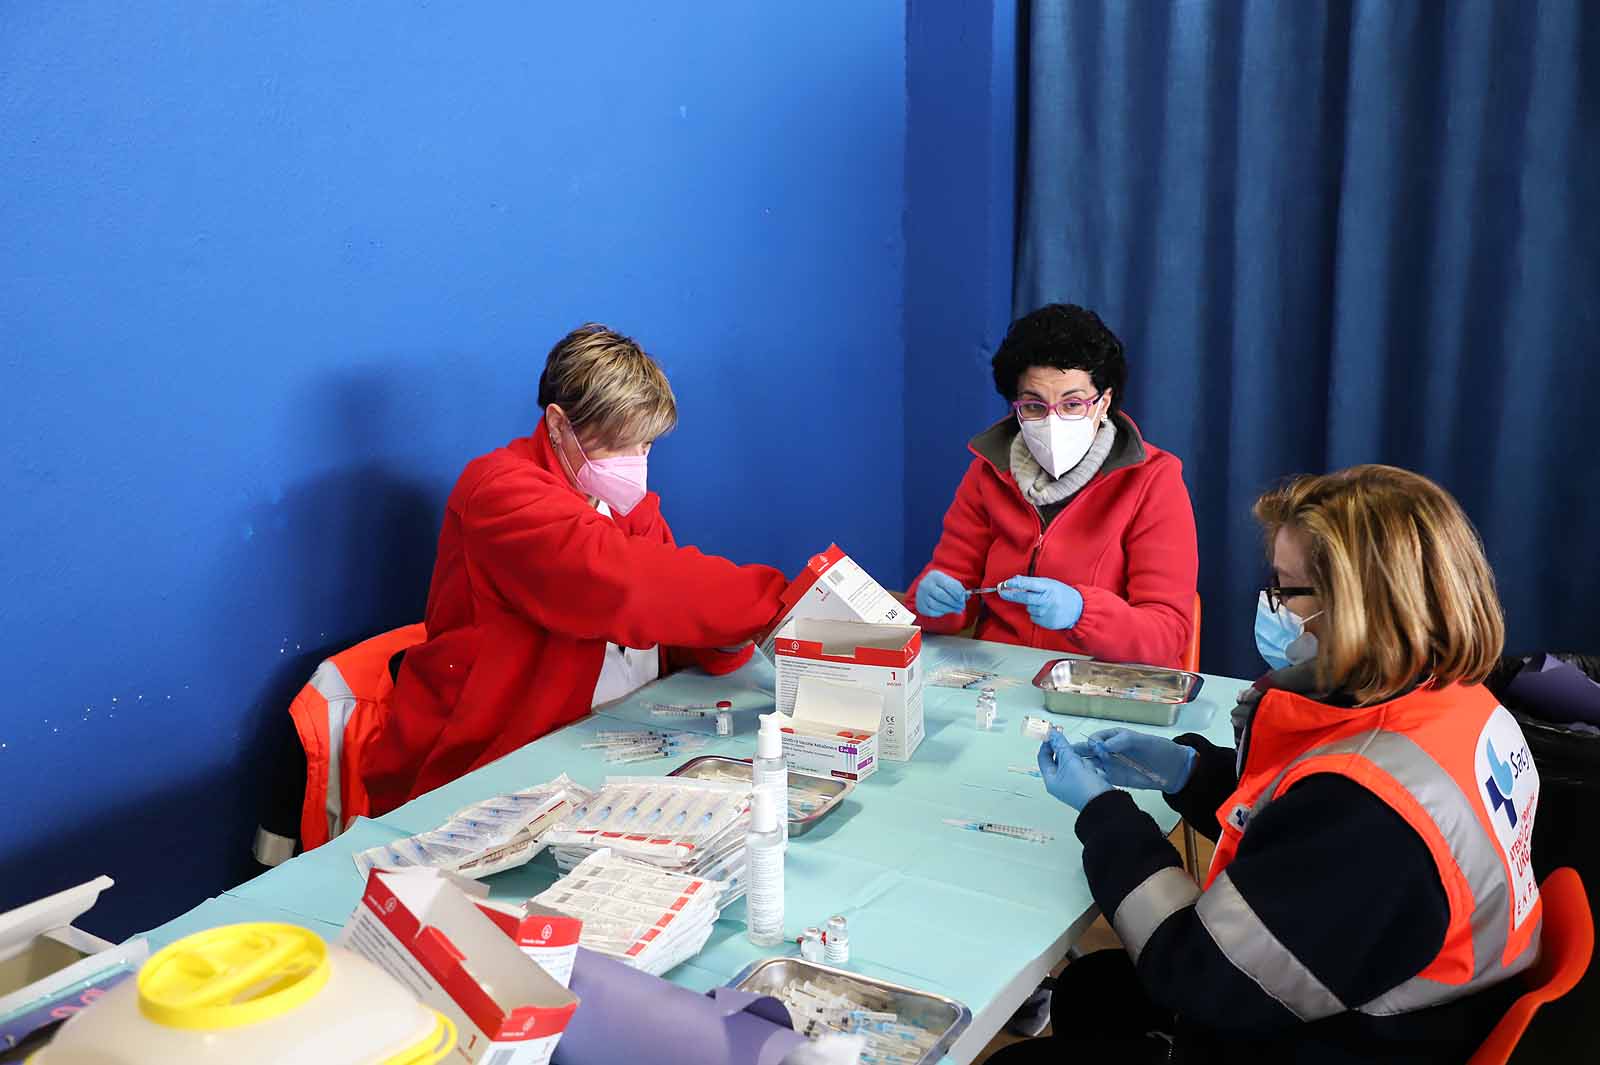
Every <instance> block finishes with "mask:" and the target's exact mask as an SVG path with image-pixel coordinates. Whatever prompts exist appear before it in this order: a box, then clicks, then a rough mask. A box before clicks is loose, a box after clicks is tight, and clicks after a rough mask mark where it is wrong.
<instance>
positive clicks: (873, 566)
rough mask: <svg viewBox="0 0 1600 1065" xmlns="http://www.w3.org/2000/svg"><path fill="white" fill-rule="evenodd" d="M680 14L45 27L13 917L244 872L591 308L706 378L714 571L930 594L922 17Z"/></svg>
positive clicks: (344, 8) (4, 847)
mask: <svg viewBox="0 0 1600 1065" xmlns="http://www.w3.org/2000/svg"><path fill="white" fill-rule="evenodd" d="M683 10H684V11H686V12H691V13H690V14H684V13H678V14H676V15H669V14H666V13H665V12H664V10H663V9H662V8H661V6H660V5H657V4H653V3H648V2H642V0H641V2H632V3H613V4H606V5H578V4H571V5H525V4H516V3H499V4H491V5H478V6H477V7H475V8H473V10H472V14H471V16H470V17H467V16H464V15H461V14H458V13H456V12H455V9H453V8H451V7H449V6H448V5H428V4H424V3H414V2H413V3H403V4H378V3H353V4H338V5H327V4H315V3H296V4H281V5H259V6H256V7H254V8H251V9H248V10H247V9H243V8H241V7H239V6H235V5H229V6H226V7H215V6H204V5H200V6H197V5H193V4H182V3H166V4H157V3H151V4H144V5H139V6H138V8H137V10H134V9H129V8H127V7H118V6H117V5H55V4H24V5H10V6H9V7H8V8H7V9H6V12H5V14H4V16H3V17H0V422H3V424H4V426H5V430H4V441H5V444H4V450H3V452H0V492H3V494H4V498H5V499H6V504H5V507H4V515H5V517H4V525H3V531H4V535H3V537H0V631H3V632H4V634H5V648H6V650H5V654H4V659H3V661H4V663H5V674H6V677H7V687H6V698H5V700H4V703H3V709H0V776H3V778H4V781H5V784H6V796H7V798H6V799H5V801H4V810H5V813H4V814H3V815H0V907H3V906H7V905H10V904H14V903H16V902H18V901H21V900H23V899H25V898H27V897H30V896H32V895H36V894H38V893H41V892H45V891H49V890H54V889H58V888H61V887H64V886H67V885H69V884H71V883H75V882H77V881H79V880H82V879H86V878H88V877H89V876H92V875H93V874H96V873H99V872H109V873H110V874H112V875H113V876H114V877H116V878H117V880H118V886H117V889H116V890H115V891H114V892H112V893H111V894H110V895H108V896H107V897H106V898H105V900H104V901H103V903H102V904H101V906H100V908H99V909H98V910H97V911H96V912H95V914H94V916H93V917H91V918H90V919H89V920H88V921H87V922H86V924H87V926H88V927H90V928H91V929H94V930H96V931H100V932H102V933H106V934H111V935H118V934H122V933H125V932H129V931H131V930H134V929H136V928H139V927H142V926H145V925H148V924H150V923H152V922H155V921H159V920H162V919H165V918H166V917H168V916H170V915H172V914H174V913H176V912H178V911H180V910H182V909H185V908H187V907H188V906H190V905H192V904H193V903H195V902H197V901H199V900H200V899H201V898H203V897H205V896H206V895H209V894H213V893H215V892H217V891H220V890H222V889H224V888H225V887H227V886H229V885H230V884H231V883H232V882H233V881H234V880H235V878H236V877H237V876H238V875H239V874H240V873H242V872H243V871H245V869H246V865H245V862H244V859H245V856H246V853H247V847H248V841H249V836H250V832H251V830H252V828H253V826H254V824H255V815H256V800H257V794H258V790H259V781H260V776H261V774H262V772H263V771H264V759H265V753H264V747H265V740H264V737H265V736H266V735H267V734H268V731H269V726H270V725H271V724H272V723H273V722H274V721H275V720H277V719H279V717H280V715H282V714H283V711H284V707H285V705H286V704H287V701H288V699H289V698H290V696H291V695H292V693H293V691H294V690H295V689H296V688H297V687H298V686H299V684H300V683H301V682H302V681H303V679H304V678H305V677H306V676H307V675H308V674H309V672H310V671H311V669H312V668H313V667H314V665H315V663H316V661H317V660H318V659H319V658H320V657H321V656H322V654H323V653H324V652H325V651H327V650H330V649H333V648H337V647H340V646H343V645H345V644H348V643H349V642H352V641H354V640H355V639H358V638H360V637H361V636H363V635H365V634H367V633H370V632H373V631H376V630H380V629H383V628H386V627H388V626H391V625H395V624H398V623H402V622H406V621H410V620H413V619H415V618H417V617H419V616H420V614H421V611H422V606H423V602H424V599H425V595H426V589H427V581H428V573H429V568H430V566H431V563H432V558H433V547H434V541H435V537H436V535H437V530H438V522H439V515H440V507H441V504H442V501H443V498H444V495H445V493H446V492H447V491H448V489H449V486H450V484H451V483H452V481H453V479H454V477H455V475H456V473H457V472H458V471H459V469H460V467H461V466H462V464H463V463H464V462H465V461H466V460H467V459H468V458H470V457H471V456H473V455H476V454H479V453H481V452H483V451H485V450H487V449H489V448H492V447H494V446H497V445H499V444H501V443H503V442H504V441H506V440H508V439H510V438H512V437H513V436H516V435H520V434H522V433H525V432H527V431H528V430H529V429H530V428H531V426H532V424H533V420H534V418H535V416H536V413H537V412H536V410H535V407H534V389H535V384H536V380H537V374H538V370H539V367H540V366H541V365H542V362H543V357H544V353H545V351H546V350H547V349H548V346H549V344H550V343H551V342H552V341H553V340H554V339H555V338H556V337H557V336H559V335H560V334H561V333H562V332H564V331H565V330H566V329H567V328H569V327H571V326H573V325H575V324H578V323H580V322H582V321H584V320H586V319H591V318H593V319H600V320H603V321H606V322H609V323H611V324H613V325H615V326H617V327H619V328H623V329H626V330H629V331H631V332H633V333H634V334H635V335H636V336H638V337H639V338H640V339H641V340H642V341H643V342H644V343H645V345H646V346H647V347H648V348H649V349H650V350H651V351H653V352H654V353H655V354H656V355H657V356H658V357H659V358H660V359H661V361H662V362H663V363H664V365H665V366H666V368H667V371H668V373H669V374H670V376H671V377H672V380H673V384H674V386H675V388H676V389H677V392H678V396H679V400H680V403H681V406H682V416H683V417H682V427H681V428H680V429H679V431H678V432H677V434H676V435H674V436H673V437H670V438H668V440H667V441H666V442H665V443H664V444H663V446H661V447H660V448H659V449H658V450H657V451H656V452H655V453H654V457H653V458H654V461H653V470H652V476H653V478H654V484H655V485H656V486H657V487H658V488H660V490H661V491H662V492H663V495H664V497H665V502H666V509H667V514H668V517H669V519H670V520H671V521H672V522H673V523H674V525H675V528H676V530H677V532H678V534H679V536H680V538H681V539H683V540H685V541H689V542H695V543H698V544H700V545H702V546H703V547H705V548H706V549H708V550H713V551H718V552H722V553H725V554H728V555H730V556H732V557H735V558H738V559H741V560H750V561H766V562H770V563H772V564H775V565H778V566H780V567H783V568H784V569H785V570H787V571H790V572H793V571H794V570H796V569H797V568H798V567H799V566H800V565H802V564H803V562H804V560H805V558H806V557H807V556H808V555H809V554H811V553H812V552H814V551H817V550H820V549H821V548H822V547H825V546H826V544H827V543H828V541H829V540H831V539H835V538H836V539H838V540H839V542H841V543H842V544H844V545H845V546H846V548H847V549H848V550H850V551H851V552H852V553H853V554H855V555H856V556H857V557H858V558H859V559H860V560H861V561H862V562H863V563H864V564H865V565H866V566H867V567H868V568H869V569H870V570H872V571H874V572H878V573H882V574H885V575H894V574H898V573H901V572H903V571H904V570H905V569H906V567H907V562H906V557H905V554H906V544H905V538H904V537H903V536H902V532H901V524H900V515H901V514H902V513H903V508H904V498H903V485H904V483H905V468H904V462H905V449H906V443H907V441H906V438H905V435H904V428H903V425H904V423H903V419H902V417H901V413H900V412H901V408H902V405H903V402H904V398H905V396H904V393H905V388H906V377H905V372H904V365H903V361H904V360H903V358H902V352H903V350H904V336H903V333H902V330H903V325H902V321H903V319H902V311H901V301H902V296H903V293H904V291H905V281H906V278H905V276H904V241H903V236H902V234H903V227H904V226H905V225H906V224H907V220H906V218H905V212H906V188H905V183H904V168H905V162H906V154H905V153H906V143H905V136H906V132H905V123H906V84H905V80H906V69H905V57H906V42H905V31H906V18H905V16H906V13H905V9H904V8H903V7H901V6H900V5H889V4H861V3H856V2H853V0H835V2H825V3H814V4H807V5H803V6H799V7H795V6H792V5H790V6H784V5H767V4H757V5H752V4H744V3H736V2H733V0H706V2H702V3H699V4H695V5H692V6H688V7H685V8H684V9H683ZM845 383H848V387H842V385H844V384H845ZM863 462H865V463H867V465H868V467H869V469H870V473H869V474H867V475H863V474H860V473H858V472H856V471H857V470H859V469H860V467H861V464H862V463H863ZM886 579H892V578H891V577H889V576H886Z"/></svg>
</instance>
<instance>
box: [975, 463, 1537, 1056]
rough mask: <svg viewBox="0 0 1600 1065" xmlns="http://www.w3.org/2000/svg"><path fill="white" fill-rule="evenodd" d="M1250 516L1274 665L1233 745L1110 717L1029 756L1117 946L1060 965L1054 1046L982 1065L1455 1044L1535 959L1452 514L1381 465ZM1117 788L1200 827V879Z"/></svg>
mask: <svg viewBox="0 0 1600 1065" xmlns="http://www.w3.org/2000/svg"><path fill="white" fill-rule="evenodd" d="M1255 513H1256V517H1257V518H1258V519H1259V520H1260V521H1261V523H1262V524H1263V526H1264V527H1265V529H1266V531H1267V534H1268V541H1269V544H1270V548H1271V556H1272V563H1273V569H1274V571H1275V572H1274V578H1273V581H1272V583H1271V584H1270V585H1269V586H1268V587H1267V588H1265V589H1263V591H1262V593H1261V597H1260V602H1259V605H1258V608H1257V622H1256V637H1257V641H1256V642H1257V646H1258V647H1259V648H1260V649H1261V651H1262V654H1263V657H1265V658H1266V659H1267V660H1268V662H1269V663H1270V664H1272V665H1274V666H1277V667H1279V668H1277V669H1275V670H1274V671H1273V672H1272V673H1270V674H1268V675H1267V676H1266V677H1265V678H1263V679H1262V680H1261V681H1259V682H1257V684H1256V686H1255V687H1254V688H1253V689H1251V690H1250V691H1249V692H1248V693H1247V694H1246V696H1244V697H1242V698H1241V699H1240V704H1239V708H1238V709H1237V710H1236V712H1235V728H1236V732H1237V736H1238V744H1237V749H1236V750H1226V749H1222V748H1218V747H1215V746H1213V745H1211V744H1210V743H1208V742H1206V741H1205V740H1204V739H1202V738H1201V737H1199V736H1195V735H1187V736H1180V737H1178V739H1177V740H1176V741H1173V740H1168V739H1164V738H1161V737H1157V736H1152V735H1149V734H1147V733H1142V732H1137V731H1133V730H1130V729H1120V728H1119V729H1108V730H1105V731H1103V732H1099V733H1096V734H1094V735H1093V736H1092V737H1090V739H1089V740H1087V741H1086V742H1083V743H1077V744H1073V743H1068V742H1067V741H1066V740H1065V739H1064V738H1063V737H1062V736H1061V735H1060V734H1059V733H1058V734H1056V735H1053V736H1052V737H1051V739H1050V741H1048V742H1047V743H1046V744H1044V746H1043V747H1042V748H1041V749H1040V752H1039V767H1040V772H1041V775H1042V776H1043V777H1044V781H1045V786H1046V788H1047V789H1048V790H1049V791H1050V793H1051V794H1052V795H1054V796H1055V797H1057V798H1058V799H1061V800H1062V801H1064V802H1066V803H1068V804H1070V805H1072V806H1074V807H1076V808H1077V809H1079V810H1080V811H1081V813H1080V814H1079V817H1078V822H1077V834H1078V836H1079V838H1080V839H1081V840H1082V842H1083V848H1084V853H1083V863H1084V868H1085V870H1086V872H1087V873H1088V878H1089V885H1090V888H1091V889H1092V891H1093V892H1094V897H1095V900H1096V902H1098V903H1099V906H1100V909H1101V911H1102V912H1103V913H1105V914H1106V915H1107V916H1108V917H1110V919H1111V923H1112V926H1113V927H1114V928H1115V929H1116V931H1117V934H1118V935H1119V936H1120V937H1121V939H1122V943H1123V946H1124V947H1125V951H1116V952H1112V951H1105V952H1101V953H1099V954H1091V955H1089V956H1087V957H1085V958H1083V959H1080V960H1079V961H1076V962H1074V963H1073V964H1071V965H1070V966H1068V968H1067V970H1066V973H1065V975H1064V976H1063V977H1062V981H1061V984H1060V985H1059V986H1058V987H1057V989H1056V993H1055V996H1054V1004H1053V1021H1054V1025H1055V1027H1054V1035H1053V1036H1052V1037H1051V1038H1052V1040H1053V1041H1054V1042H1053V1043H1052V1042H1047V1041H1044V1040H1040V1041H1036V1042H1034V1043H1029V1044H1022V1045H1019V1046H1017V1047H1014V1048H1011V1049H1010V1050H1008V1051H1005V1052H1002V1053H1001V1054H1000V1055H998V1056H997V1057H995V1058H994V1059H992V1060H993V1061H995V1062H997V1063H1000V1065H1019V1063H1022V1062H1029V1061H1036V1060H1037V1061H1062V1060H1066V1058H1067V1056H1068V1054H1069V1052H1070V1053H1071V1055H1072V1056H1075V1057H1080V1058H1081V1057H1083V1055H1084V1053H1085V1052H1086V1051H1087V1052H1088V1053H1090V1054H1091V1055H1092V1056H1093V1058H1094V1060H1105V1061H1111V1060H1116V1061H1119V1062H1130V1061H1132V1062H1138V1061H1172V1060H1176V1061H1182V1062H1222V1061H1227V1062H1235V1061H1263V1062H1265V1061H1297V1062H1310V1061H1315V1062H1358V1061H1359V1062H1373V1061H1381V1062H1416V1063H1424V1062H1428V1063H1433V1062H1438V1063H1444V1062H1461V1061H1465V1060H1466V1059H1467V1058H1468V1057H1469V1056H1470V1055H1471V1053H1472V1051H1473V1050H1474V1049H1475V1048H1476V1047H1477V1046H1478V1044H1479V1043H1481V1042H1482V1040H1483V1039H1484V1037H1485V1036H1486V1035H1487V1034H1488V1032H1489V1030H1490V1028H1492V1027H1493V1025H1494V1024H1495V1022H1496V1021H1497V1020H1498V1019H1499V1018H1500V1016H1501V1014H1502V1013H1503V1012H1504V1011H1505V1009H1506V1008H1507V1006H1508V1005H1509V1004H1510V1002H1511V1001H1512V1000H1513V999H1514V998H1515V997H1516V995H1517V994H1518V993H1519V991H1520V988H1519V987H1518V986H1517V985H1518V983H1519V982H1518V981H1515V980H1512V979H1511V977H1513V976H1515V975H1516V974H1517V973H1520V972H1522V971H1523V970H1524V969H1526V968H1528V967H1529V966H1530V965H1532V964H1533V963H1534V961H1535V960H1536V959H1537V957H1538V951H1539V928H1540V913H1541V910H1540V900H1539V888H1538V884H1537V882H1536V880H1535V878H1534V873H1533V869H1532V866H1531V864H1530V842H1531V838H1532V832H1533V821H1534V813H1535V810H1536V809H1537V807H1538V802H1539V775H1538V772H1537V770H1535V768H1534V766H1533V761H1532V759H1531V757H1530V756H1529V753H1528V745H1527V743H1526V741H1525V740H1524V739H1523V736H1522V733H1521V731H1520V730H1519V729H1518V727H1517V723H1516V721H1515V719H1514V718H1513V717H1512V716H1511V714H1510V713H1509V712H1508V711H1507V710H1506V709H1505V708H1504V707H1502V706H1500V705H1499V703H1498V702H1497V701H1496V699H1495V698H1494V696H1493V695H1491V694H1490V693H1489V692H1488V691H1487V690H1486V689H1485V688H1484V687H1483V686H1482V684H1481V681H1482V680H1483V679H1484V678H1485V677H1486V676H1487V675H1488V673H1489V670H1490V668H1491V667H1492V666H1493V665H1494V664H1495V661H1496V658H1497V656H1498V655H1499V653H1500V649H1501V644H1502V642H1503V638H1504V623H1503V621H1502V617H1501V610H1500V603H1499V600H1498V599H1497V597H1496V595H1495V589H1494V578H1493V575H1492V574H1491V572H1490V570H1489V566H1488V563H1487V562H1486V560H1485V558H1484V554H1483V549H1482V546H1481V545H1480V543H1479V541H1478V538H1477V535H1476V533H1475V532H1474V531H1473V529H1472V526H1471V525H1470V523H1469V522H1468V521H1467V518H1466V516H1465V515H1464V514H1463V513H1462V512H1461V509H1460V507H1459V506H1458V505H1457V504H1456V501H1455V500H1454V499H1452V498H1451V497H1450V495H1449V494H1448V493H1446V492H1445V491H1444V490H1443V489H1441V488H1440V487H1439V486H1437V485H1435V484H1433V483H1432V482H1431V481H1429V480H1427V479H1426V478H1424V477H1421V476H1418V475H1417V474H1414V473H1408V472H1406V471H1404V470H1398V469H1394V468H1392V467H1388V466H1358V467H1355V468H1352V469H1349V470H1344V471H1341V472H1338V473H1333V474H1328V475H1326V476H1319V477H1302V478H1299V479H1297V480H1294V481H1292V482H1290V483H1288V484H1287V485H1285V486H1284V487H1282V488H1280V489H1278V490H1276V491H1272V492H1269V493H1267V494H1266V495H1265V496H1263V497H1262V498H1261V499H1260V500H1259V501H1258V502H1257V504H1256V508H1255ZM1115 785H1122V786H1124V787H1134V788H1149V789H1159V790H1161V791H1163V792H1165V793H1166V794H1167V798H1168V802H1169V804H1170V805H1171V806H1172V807H1173V808H1174V809H1176V810H1178V811H1179V812H1180V813H1182V814H1183V815H1184V816H1185V817H1186V818H1187V819H1188V820H1189V821H1190V822H1191V823H1192V824H1193V825H1194V826H1195V827H1196V828H1197V829H1199V830H1200V831H1201V832H1204V833H1206V834H1207V835H1209V836H1211V837H1212V838H1213V839H1215V840H1216V843H1217V846H1216V851H1215V856H1214V857H1213V859H1212V862H1211V868H1210V870H1209V872H1208V873H1207V875H1206V878H1205V886H1204V888H1203V889H1202V888H1200V887H1198V886H1196V885H1195V883H1194V882H1193V881H1192V880H1190V878H1189V877H1188V876H1187V875H1186V874H1185V873H1184V871H1183V869H1182V868H1181V867H1180V866H1179V865H1178V862H1177V859H1176V856H1175V854H1174V852H1173V848H1172V847H1171V845H1170V844H1168V843H1167V841H1166V839H1165V838H1164V837H1163V836H1162V834H1161V832H1160V831H1159V830H1158V829H1157V828H1156V825H1155V822H1154V821H1153V820H1152V819H1151V818H1150V817H1149V816H1148V815H1146V814H1145V813H1143V812H1142V811H1141V810H1140V809H1139V808H1138V807H1137V806H1136V805H1135V804H1134V802H1133V799H1132V797H1131V796H1130V795H1128V794H1127V792H1125V791H1121V790H1118V789H1117V787H1115ZM1061 1041H1069V1042H1070V1051H1069V1047H1068V1045H1066V1044H1064V1043H1063V1042H1061Z"/></svg>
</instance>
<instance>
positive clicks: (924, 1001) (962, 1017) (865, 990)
mask: <svg viewBox="0 0 1600 1065" xmlns="http://www.w3.org/2000/svg"><path fill="white" fill-rule="evenodd" d="M802 980H813V981H815V982H816V983H818V984H820V985H822V986H823V987H829V986H830V985H832V986H838V985H844V986H843V987H842V988H841V990H847V991H848V992H849V993H850V994H851V995H853V996H854V997H856V998H857V999H859V1000H860V1001H861V1002H863V1003H864V1004H866V1005H867V1007H868V1008H869V1009H881V1010H893V1011H894V1012H895V1013H898V1014H899V1015H900V1020H901V1021H903V1022H905V1023H906V1024H914V1025H916V1026H917V1027H918V1028H922V1029H925V1030H927V1031H930V1032H938V1033H939V1041H938V1042H937V1043H935V1044H934V1045H933V1046H932V1047H931V1048H930V1049H929V1050H928V1052H927V1053H926V1054H924V1055H923V1056H922V1057H921V1058H919V1059H918V1063H919V1065H931V1063H932V1062H935V1061H938V1060H940V1059H941V1058H943V1057H944V1056H945V1055H946V1054H948V1053H950V1048H951V1047H953V1046H955V1042H956V1040H957V1039H959V1038H961V1033H962V1032H965V1031H966V1030H967V1026H968V1025H970V1024H971V1023H972V1011H971V1010H969V1009H968V1008H967V1007H966V1006H964V1005H962V1004H961V1003H959V1002H957V1001H956V1000H955V999H953V998H945V997H944V996H943V995H936V994H934V993H933V992H931V991H917V990H915V989H913V988H909V987H901V986H900V985H899V984H891V983H889V982H888V981H887V980H873V979H871V978H869V977H865V976H861V975H859V974H857V973H852V972H846V971H845V970H843V969H835V968H833V967H832V966H830V965H818V964H817V963H816V962H810V961H805V960H803V959H800V958H768V959H766V960H765V961H758V962H755V963H753V964H751V965H749V966H747V967H746V968H745V970H744V971H743V972H741V973H740V974H739V975H738V976H735V977H734V978H733V981H732V982H731V983H729V984H728V986H729V987H732V988H735V989H737V990H739V991H753V992H755V993H756V994H758V995H774V996H777V997H780V998H781V997H782V994H783V989H784V988H786V987H788V986H789V985H790V984H795V983H799V982H800V981H802Z"/></svg>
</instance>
